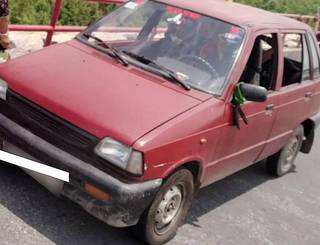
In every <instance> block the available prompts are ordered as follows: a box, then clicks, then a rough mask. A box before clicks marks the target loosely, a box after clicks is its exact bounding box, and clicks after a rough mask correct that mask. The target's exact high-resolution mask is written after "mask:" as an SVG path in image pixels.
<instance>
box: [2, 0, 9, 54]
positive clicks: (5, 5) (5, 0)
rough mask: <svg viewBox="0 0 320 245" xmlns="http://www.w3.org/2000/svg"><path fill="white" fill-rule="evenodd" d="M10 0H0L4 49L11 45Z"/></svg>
mask: <svg viewBox="0 0 320 245" xmlns="http://www.w3.org/2000/svg"><path fill="white" fill-rule="evenodd" d="M8 26H9V0H0V45H1V46H2V48H3V49H8V48H9V46H10V39H9V35H8V31H9V27H8Z"/></svg>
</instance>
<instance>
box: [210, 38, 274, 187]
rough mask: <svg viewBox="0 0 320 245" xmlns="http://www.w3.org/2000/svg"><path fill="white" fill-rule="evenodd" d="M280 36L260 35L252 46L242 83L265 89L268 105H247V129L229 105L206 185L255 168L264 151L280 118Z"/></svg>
mask: <svg viewBox="0 0 320 245" xmlns="http://www.w3.org/2000/svg"><path fill="white" fill-rule="evenodd" d="M279 42H280V40H279V38H278V34H277V33H259V34H258V35H257V36H256V39H255V40H253V42H252V52H251V55H250V57H249V60H248V62H247V64H246V66H245V68H244V71H243V74H242V76H241V79H240V80H239V82H244V83H251V84H256V85H260V86H263V87H265V88H266V89H267V90H268V91H269V94H268V98H267V101H265V102H263V103H258V102H249V101H247V102H246V103H245V104H244V105H242V109H243V111H244V113H245V114H246V116H247V118H248V121H249V122H248V125H246V124H245V123H244V121H243V120H240V121H239V123H240V129H237V128H236V127H235V126H234V125H233V123H232V122H233V107H232V104H231V103H228V104H226V112H225V122H226V123H225V125H224V126H223V127H221V128H219V131H220V139H221V140H220V142H219V143H218V145H217V146H216V149H215V151H214V152H215V154H214V155H213V156H212V158H211V159H210V161H209V163H208V165H207V169H206V178H205V181H204V185H206V184H210V183H212V182H214V181H217V180H219V179H222V178H224V177H226V176H228V175H230V174H232V173H234V172H237V171H238V170H240V169H243V168H245V167H247V166H249V165H251V164H253V163H254V162H255V161H256V160H257V159H258V156H259V155H260V154H261V152H262V151H263V149H264V147H265V144H266V140H267V139H268V137H269V135H270V132H271V129H272V127H273V123H274V121H275V118H276V115H277V106H278V100H279V94H278V93H277V92H275V84H276V81H277V80H278V79H279V77H278V72H277V71H278V64H279V62H278V46H279Z"/></svg>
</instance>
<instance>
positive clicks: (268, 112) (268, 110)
mask: <svg viewBox="0 0 320 245" xmlns="http://www.w3.org/2000/svg"><path fill="white" fill-rule="evenodd" d="M273 110H274V104H269V105H267V106H266V115H268V116H272V113H273Z"/></svg>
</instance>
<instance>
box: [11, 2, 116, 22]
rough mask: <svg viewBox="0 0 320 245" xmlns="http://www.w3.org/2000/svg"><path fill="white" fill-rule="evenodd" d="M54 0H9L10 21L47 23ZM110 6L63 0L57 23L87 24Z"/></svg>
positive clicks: (110, 6)
mask: <svg viewBox="0 0 320 245" xmlns="http://www.w3.org/2000/svg"><path fill="white" fill-rule="evenodd" d="M54 2H55V1H54V0H28V1H26V0H11V2H10V16H11V22H12V23H13V24H40V25H44V24H49V23H50V18H51V13H52V9H53V6H54ZM112 8H114V5H112V4H111V5H110V4H98V3H87V2H85V1H83V0H65V1H64V2H63V7H62V10H61V14H60V17H59V21H58V23H59V24H61V25H87V24H88V23H89V22H91V21H93V20H95V19H97V18H99V17H100V16H102V15H103V14H104V13H105V12H107V11H110V10H111V9H112Z"/></svg>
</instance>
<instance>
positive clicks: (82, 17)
mask: <svg viewBox="0 0 320 245" xmlns="http://www.w3.org/2000/svg"><path fill="white" fill-rule="evenodd" d="M9 1H10V10H11V14H10V15H11V22H12V23H14V24H16V23H17V24H48V23H49V22H50V16H51V11H52V6H53V3H54V0H9ZM199 1H201V0H199ZM212 1H214V0H212ZM235 1H236V2H241V3H245V4H249V5H253V6H256V7H260V8H264V9H267V10H271V11H274V12H281V13H295V14H305V15H315V14H316V12H317V8H318V7H320V0H235ZM113 8H114V5H106V4H97V3H86V2H84V1H83V0H64V4H63V9H62V12H61V15H60V18H59V24H61V25H71V24H75V25H87V24H88V23H89V22H91V21H93V20H95V19H97V18H98V17H99V16H101V15H103V14H104V13H106V12H107V11H110V10H111V9H113Z"/></svg>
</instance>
